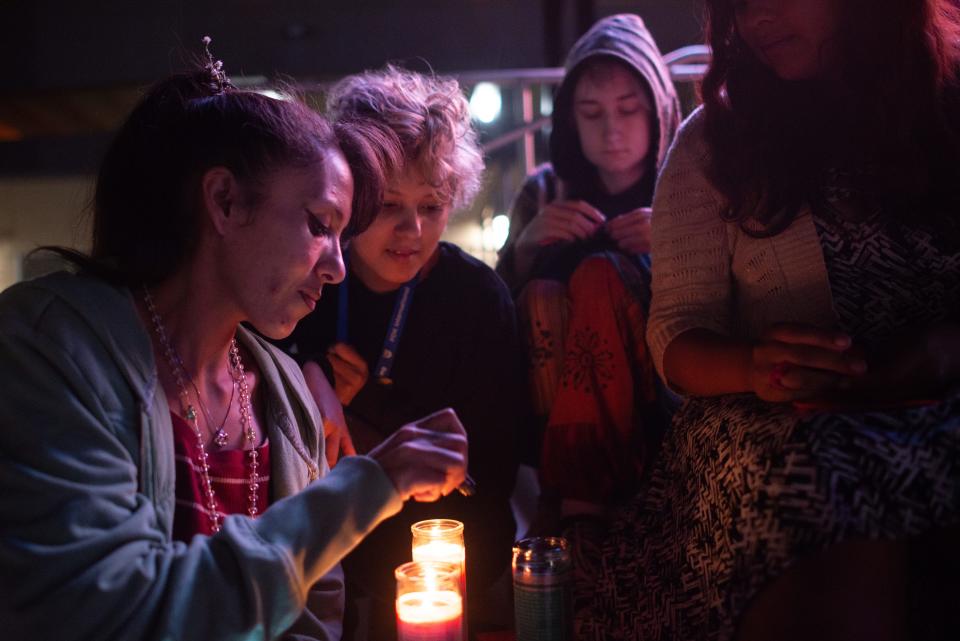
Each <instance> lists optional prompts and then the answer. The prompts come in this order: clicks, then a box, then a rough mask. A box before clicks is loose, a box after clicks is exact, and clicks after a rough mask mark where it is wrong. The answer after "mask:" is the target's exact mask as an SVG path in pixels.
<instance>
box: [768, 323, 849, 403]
mask: <svg viewBox="0 0 960 641" xmlns="http://www.w3.org/2000/svg"><path fill="white" fill-rule="evenodd" d="M866 371H867V363H866V361H865V360H864V359H863V358H862V357H861V356H860V355H859V354H858V353H857V350H855V349H853V348H852V341H851V339H850V337H849V336H847V335H845V334H842V333H840V332H836V331H831V330H824V329H820V328H817V327H814V326H811V325H802V324H789V323H783V324H778V325H774V326H773V327H771V328H770V329H768V330H767V331H766V332H765V333H764V335H763V338H761V340H760V341H758V342H757V343H756V344H754V346H753V350H752V353H751V362H750V370H749V376H750V385H751V387H752V389H753V391H754V392H755V393H756V394H757V396H759V397H760V398H762V399H764V400H767V401H773V402H786V401H805V400H811V399H824V398H827V397H830V396H832V395H834V394H836V393H837V392H838V391H842V390H845V389H849V388H850V387H852V385H853V381H854V379H855V378H856V377H859V376H862V375H863V374H864V373H865V372H866Z"/></svg>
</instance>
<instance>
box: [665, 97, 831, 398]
mask: <svg viewBox="0 0 960 641" xmlns="http://www.w3.org/2000/svg"><path fill="white" fill-rule="evenodd" d="M704 124H705V118H704V112H703V108H702V107H701V108H699V109H697V110H696V111H695V112H694V113H693V114H691V115H690V117H689V118H687V120H686V121H685V122H684V123H683V125H682V126H681V128H680V131H679V132H678V135H677V139H676V141H675V142H674V144H673V146H672V147H671V149H670V152H669V154H668V155H667V160H666V163H665V165H664V168H663V171H662V173H661V174H660V177H659V180H658V182H657V188H656V193H655V195H654V200H653V210H654V215H653V225H652V245H653V249H652V252H651V254H652V259H653V284H652V289H653V300H652V303H651V308H650V317H649V320H648V323H647V342H648V343H649V346H650V352H651V354H652V355H653V358H654V364H655V366H656V368H657V372H658V373H659V374H660V376H661V378H663V380H666V378H665V377H664V376H663V354H664V351H665V350H666V348H667V346H668V345H669V344H670V342H671V341H673V339H675V338H676V337H677V336H679V335H680V334H682V333H683V332H686V331H688V330H691V329H696V328H702V329H708V330H711V331H714V332H716V333H718V334H722V335H724V336H730V337H735V338H742V339H747V340H750V339H756V338H758V337H759V336H760V335H761V334H762V333H763V331H764V330H765V329H767V328H768V327H769V326H770V325H772V324H775V323H782V322H793V323H808V324H812V325H816V326H818V327H823V328H831V327H835V326H836V325H837V322H838V320H837V316H836V314H835V313H834V310H833V302H832V299H831V295H830V283H829V280H828V278H827V269H826V264H825V263H824V259H823V252H822V249H821V247H820V240H819V237H818V235H817V230H816V228H815V226H814V223H813V216H812V214H811V212H810V209H809V207H807V208H805V209H804V210H803V211H802V212H801V214H800V215H799V216H798V217H797V218H796V220H794V221H793V223H792V224H791V225H790V226H789V227H788V228H787V229H785V230H784V231H783V232H781V233H779V234H777V235H776V236H773V237H770V238H754V237H752V236H750V235H749V234H747V233H745V232H744V231H743V229H742V228H741V225H740V223H739V222H725V221H724V220H723V219H722V218H721V214H722V212H724V211H725V210H726V208H727V206H728V205H727V202H726V199H725V198H724V196H723V195H722V194H721V193H720V192H719V191H717V189H716V188H715V187H714V186H713V184H712V183H711V182H710V181H709V179H708V178H707V167H708V158H709V151H708V148H707V144H706V140H705V137H704Z"/></svg>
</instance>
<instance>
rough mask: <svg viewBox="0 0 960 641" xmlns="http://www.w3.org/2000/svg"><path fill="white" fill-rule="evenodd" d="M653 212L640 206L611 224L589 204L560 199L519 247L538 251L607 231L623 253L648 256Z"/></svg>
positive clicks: (528, 231) (533, 223) (521, 238)
mask: <svg viewBox="0 0 960 641" xmlns="http://www.w3.org/2000/svg"><path fill="white" fill-rule="evenodd" d="M651 213H652V211H651V209H650V208H649V207H640V208H638V209H634V210H633V211H630V212H627V213H625V214H621V215H620V216H617V217H616V218H613V219H611V220H609V221H608V220H607V218H606V217H605V216H604V215H603V214H602V213H600V211H599V210H597V209H596V208H595V207H593V206H592V205H590V204H589V203H587V202H584V201H582V200H558V201H556V202H552V203H550V204H549V205H547V206H546V207H544V208H543V209H541V210H540V211H539V212H538V213H537V215H536V216H534V218H533V220H531V221H530V223H529V224H528V225H527V226H526V228H524V230H523V232H521V234H520V236H519V238H518V239H517V246H518V248H519V249H520V250H521V251H526V252H535V251H536V250H537V249H538V248H540V247H544V246H546V245H553V244H555V243H569V242H573V241H576V240H583V239H586V238H590V237H591V236H593V235H594V234H596V233H597V232H598V231H600V230H601V229H604V230H606V232H607V234H608V235H609V236H610V239H611V240H613V241H614V242H615V243H616V244H617V247H619V248H620V250H621V251H623V252H625V253H628V254H641V253H647V252H649V251H650V218H651Z"/></svg>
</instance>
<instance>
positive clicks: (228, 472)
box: [170, 412, 270, 542]
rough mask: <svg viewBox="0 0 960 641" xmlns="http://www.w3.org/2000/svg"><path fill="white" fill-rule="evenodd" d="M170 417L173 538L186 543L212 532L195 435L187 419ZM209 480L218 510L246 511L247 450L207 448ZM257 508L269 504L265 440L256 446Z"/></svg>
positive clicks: (240, 512)
mask: <svg viewBox="0 0 960 641" xmlns="http://www.w3.org/2000/svg"><path fill="white" fill-rule="evenodd" d="M170 418H171V419H172V420H173V449H174V453H175V454H176V480H177V485H176V492H175V497H176V506H175V508H174V512H173V538H174V540H175V541H183V542H189V541H190V539H192V538H193V537H194V535H196V534H206V535H210V534H213V531H212V530H211V529H210V516H209V513H208V512H207V509H206V508H205V507H204V505H205V504H206V500H205V495H204V492H203V489H202V487H203V486H202V483H203V481H202V479H203V476H202V475H201V473H200V468H199V467H198V466H197V465H196V460H197V458H198V452H197V436H196V434H195V433H194V431H193V428H192V427H191V426H190V424H189V423H187V421H186V420H184V419H183V418H181V417H180V416H177V415H176V414H174V413H173V412H171V413H170ZM207 463H208V464H209V466H210V481H211V483H212V485H213V492H214V494H215V495H216V500H217V511H218V512H219V513H220V515H221V518H222V517H223V516H224V515H226V514H246V513H247V508H248V506H249V502H248V499H247V494H248V492H249V487H250V459H249V454H248V450H216V449H213V450H211V449H209V448H208V449H207ZM257 479H258V483H259V487H258V488H257V510H258V511H259V512H261V513H262V512H263V511H264V510H265V509H267V506H268V505H269V504H270V443H269V442H268V441H267V440H266V439H265V440H264V442H263V445H261V446H260V447H258V448H257Z"/></svg>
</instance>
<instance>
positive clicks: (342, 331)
mask: <svg viewBox="0 0 960 641" xmlns="http://www.w3.org/2000/svg"><path fill="white" fill-rule="evenodd" d="M347 271H348V273H349V268H347ZM419 281H420V274H417V275H416V276H414V277H413V278H411V279H410V280H409V281H407V282H406V283H405V284H404V285H403V287H401V288H400V289H399V290H397V294H396V298H395V299H394V302H393V313H392V314H391V315H390V324H389V325H387V335H386V337H385V338H384V339H383V347H382V348H381V349H380V358H379V359H378V360H377V366H376V367H374V368H373V375H374V377H375V378H376V380H377V382H378V383H380V384H381V385H392V384H393V379H392V378H390V374H391V373H392V372H393V361H394V360H395V359H396V356H397V347H398V346H399V345H400V337H401V336H403V328H404V326H405V325H406V324H407V314H408V313H409V312H410V305H411V303H412V302H413V290H414V289H415V288H416V286H417V283H418V282H419ZM347 287H348V283H347V276H344V278H343V282H342V283H340V287H339V288H338V291H337V342H338V343H346V342H347V325H348V323H347V318H348V310H347V303H348V299H347Z"/></svg>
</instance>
